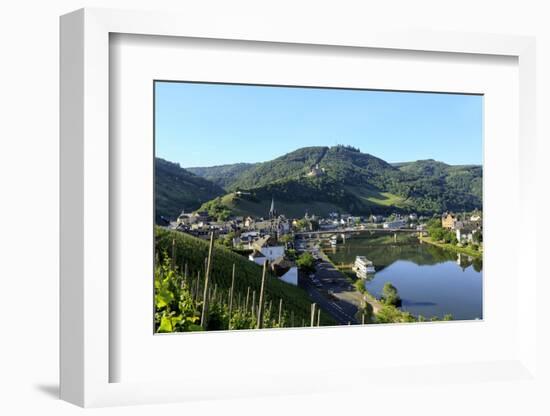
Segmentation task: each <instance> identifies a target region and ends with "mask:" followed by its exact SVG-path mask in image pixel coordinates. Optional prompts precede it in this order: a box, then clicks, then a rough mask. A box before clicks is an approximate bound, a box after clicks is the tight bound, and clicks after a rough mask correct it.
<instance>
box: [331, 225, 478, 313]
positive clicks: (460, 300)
mask: <svg viewBox="0 0 550 416" xmlns="http://www.w3.org/2000/svg"><path fill="white" fill-rule="evenodd" d="M325 252H326V253H327V254H328V255H329V257H330V258H331V259H332V261H334V262H335V263H337V264H338V263H344V264H350V263H353V262H354V261H355V256H366V257H367V258H368V259H369V260H372V261H373V262H374V267H375V268H376V270H377V272H376V273H375V274H374V275H373V277H372V278H371V279H369V280H366V281H365V287H366V288H367V290H368V291H369V292H370V293H372V294H373V295H374V296H376V297H380V296H381V295H382V288H383V286H384V284H385V283H386V282H391V284H393V285H394V286H395V287H396V288H397V290H398V292H399V295H400V296H401V299H402V300H403V304H402V306H401V309H402V310H406V311H409V312H411V313H412V314H413V315H422V316H424V317H427V318H430V317H432V316H437V317H440V318H441V317H443V316H444V315H446V314H451V315H452V316H453V319H476V318H479V319H481V318H482V283H483V272H482V261H481V259H479V258H471V257H469V256H467V255H465V254H457V253H455V252H453V251H449V250H445V249H442V248H440V247H436V246H433V245H431V244H427V243H421V242H419V241H418V239H417V238H416V237H415V236H414V235H409V234H404V233H403V234H398V235H397V236H396V237H394V235H393V234H392V235H389V234H387V233H380V232H378V233H376V232H373V233H368V234H362V235H361V236H355V237H353V238H348V239H347V240H346V242H345V243H344V244H339V245H338V246H337V247H336V248H328V249H325Z"/></svg>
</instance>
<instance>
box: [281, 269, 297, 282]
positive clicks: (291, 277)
mask: <svg viewBox="0 0 550 416" xmlns="http://www.w3.org/2000/svg"><path fill="white" fill-rule="evenodd" d="M279 279H281V280H282V281H283V282H285V283H288V284H291V285H294V286H298V267H296V266H293V267H291V268H290V269H289V270H288V272H286V273H285V274H283V275H282V276H281V277H279Z"/></svg>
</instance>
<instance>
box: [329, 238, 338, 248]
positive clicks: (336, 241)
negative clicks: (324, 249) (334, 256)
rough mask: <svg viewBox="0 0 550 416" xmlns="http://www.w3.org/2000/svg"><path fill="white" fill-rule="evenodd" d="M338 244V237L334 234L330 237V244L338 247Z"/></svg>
mask: <svg viewBox="0 0 550 416" xmlns="http://www.w3.org/2000/svg"><path fill="white" fill-rule="evenodd" d="M336 244H338V237H336V236H335V235H333V236H332V237H330V245H331V246H332V247H336Z"/></svg>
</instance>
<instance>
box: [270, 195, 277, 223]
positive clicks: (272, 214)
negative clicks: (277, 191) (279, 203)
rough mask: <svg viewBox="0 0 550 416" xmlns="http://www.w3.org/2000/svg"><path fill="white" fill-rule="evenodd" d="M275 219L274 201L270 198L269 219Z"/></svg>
mask: <svg viewBox="0 0 550 416" xmlns="http://www.w3.org/2000/svg"><path fill="white" fill-rule="evenodd" d="M275 217H277V211H276V210H275V199H274V198H273V196H272V197H271V208H270V209H269V218H270V219H274V218H275Z"/></svg>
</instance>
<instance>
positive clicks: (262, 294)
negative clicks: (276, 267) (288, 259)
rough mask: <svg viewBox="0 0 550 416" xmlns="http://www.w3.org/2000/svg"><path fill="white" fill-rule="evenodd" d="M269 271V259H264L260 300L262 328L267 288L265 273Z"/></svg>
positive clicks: (259, 312) (259, 309) (260, 324)
mask: <svg viewBox="0 0 550 416" xmlns="http://www.w3.org/2000/svg"><path fill="white" fill-rule="evenodd" d="M266 273H267V260H266V261H264V269H263V271H262V285H261V286H260V300H259V302H258V324H257V325H256V327H257V328H258V329H261V328H262V325H263V321H264V289H265V275H266Z"/></svg>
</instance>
